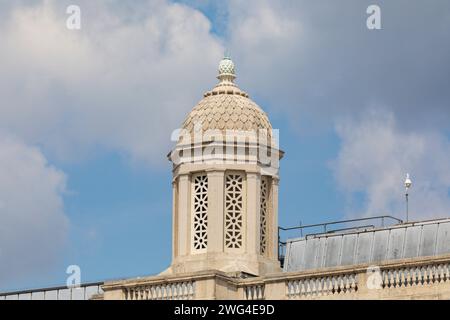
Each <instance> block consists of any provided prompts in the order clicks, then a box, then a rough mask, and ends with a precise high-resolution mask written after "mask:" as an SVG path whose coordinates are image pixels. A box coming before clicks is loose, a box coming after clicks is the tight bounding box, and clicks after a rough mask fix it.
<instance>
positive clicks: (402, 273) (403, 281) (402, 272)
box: [399, 269, 406, 287]
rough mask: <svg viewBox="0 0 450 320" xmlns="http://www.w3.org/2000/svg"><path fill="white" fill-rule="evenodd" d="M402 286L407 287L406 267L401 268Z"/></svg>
mask: <svg viewBox="0 0 450 320" xmlns="http://www.w3.org/2000/svg"><path fill="white" fill-rule="evenodd" d="M399 272H400V287H406V277H405V273H406V269H400V270H399Z"/></svg>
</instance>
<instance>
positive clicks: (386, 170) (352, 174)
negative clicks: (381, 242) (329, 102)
mask: <svg viewBox="0 0 450 320" xmlns="http://www.w3.org/2000/svg"><path fill="white" fill-rule="evenodd" d="M337 133H338V135H339V137H340V138H341V143H342V145H341V149H340V152H339V156H338V158H337V160H336V161H335V163H334V165H333V167H334V170H335V175H336V179H337V181H338V184H339V186H340V188H341V190H342V191H343V193H344V195H345V196H346V197H347V200H348V206H349V207H348V213H349V214H350V215H367V216H374V215H382V214H393V215H396V216H398V217H400V218H404V217H405V195H404V193H405V190H404V187H403V182H404V179H405V175H406V173H407V172H409V173H410V174H411V175H412V179H413V183H414V184H413V187H412V189H411V191H410V208H411V210H410V212H411V215H410V216H411V218H412V219H413V220H417V219H421V218H432V217H446V216H448V215H449V213H450V196H449V190H450V189H449V188H450V166H449V159H450V141H449V140H448V139H447V138H446V137H445V136H444V135H442V134H439V133H437V132H421V133H414V132H405V131H402V130H401V129H399V125H398V123H397V122H396V119H395V118H394V116H393V115H392V114H391V113H384V114H383V113H380V112H371V113H370V114H369V115H367V116H366V117H364V118H363V119H362V120H361V121H357V120H355V119H353V120H349V119H347V120H340V121H339V122H338V126H337ZM361 196H362V198H363V206H362V207H361V206H360V205H359V204H360V201H358V200H355V199H356V198H358V197H360V198H361Z"/></svg>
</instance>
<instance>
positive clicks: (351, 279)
mask: <svg viewBox="0 0 450 320" xmlns="http://www.w3.org/2000/svg"><path fill="white" fill-rule="evenodd" d="M357 279H358V276H357V275H356V274H353V273H350V274H342V275H335V276H319V277H312V278H303V277H301V278H299V279H296V280H289V281H287V283H286V285H287V294H286V295H287V297H288V298H289V299H301V298H306V297H315V296H330V295H338V294H348V293H353V292H356V291H357V290H358V281H357Z"/></svg>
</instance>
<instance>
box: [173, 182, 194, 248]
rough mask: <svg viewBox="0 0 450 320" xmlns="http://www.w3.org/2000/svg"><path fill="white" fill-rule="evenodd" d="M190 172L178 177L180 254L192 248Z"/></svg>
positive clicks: (177, 231)
mask: <svg viewBox="0 0 450 320" xmlns="http://www.w3.org/2000/svg"><path fill="white" fill-rule="evenodd" d="M190 180H191V179H190V177H189V175H188V174H182V175H180V176H179V177H178V206H177V207H178V230H174V232H175V233H177V234H178V236H177V238H178V250H177V251H178V255H179V256H185V255H188V254H190V250H191V181H190Z"/></svg>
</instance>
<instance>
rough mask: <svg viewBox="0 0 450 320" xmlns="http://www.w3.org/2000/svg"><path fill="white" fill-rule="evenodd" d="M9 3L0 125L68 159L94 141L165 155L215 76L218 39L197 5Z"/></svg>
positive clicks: (145, 156)
mask: <svg viewBox="0 0 450 320" xmlns="http://www.w3.org/2000/svg"><path fill="white" fill-rule="evenodd" d="M68 4H71V3H70V2H69V1H41V2H38V3H37V4H34V5H33V6H31V5H27V6H25V5H18V6H16V7H13V8H9V10H10V14H9V15H8V16H7V18H6V19H4V21H3V22H2V23H1V24H0V36H1V39H2V41H1V42H0V61H1V63H2V73H1V74H0V95H1V96H2V104H1V106H0V127H2V128H4V129H6V130H8V131H11V132H14V133H15V134H17V135H18V136H20V137H21V138H23V139H24V140H25V141H27V142H28V143H32V144H35V143H39V144H40V145H42V146H43V148H44V150H45V152H46V153H47V152H48V153H49V155H51V156H52V157H53V156H55V155H56V156H59V157H60V159H63V160H67V159H73V158H74V157H83V156H84V155H86V152H87V151H92V150H96V149H98V148H99V147H100V148H103V149H111V150H114V151H119V152H122V153H124V154H126V155H128V156H130V157H131V158H132V159H134V160H138V161H144V162H146V163H149V162H150V163H153V164H154V163H162V162H165V161H166V159H165V155H166V153H167V152H168V151H169V147H170V146H171V142H170V140H169V138H170V133H171V131H172V130H173V129H175V128H177V127H178V126H179V125H180V124H181V122H182V120H183V117H184V116H185V114H186V113H187V112H188V111H189V110H190V109H191V108H192V107H193V106H194V105H195V103H196V102H197V101H198V100H200V99H201V98H202V93H203V92H204V91H206V90H207V89H209V87H212V86H213V85H214V84H215V75H216V74H215V73H216V68H217V63H218V61H219V59H220V57H221V55H222V52H223V50H222V46H221V44H220V41H219V40H218V39H217V38H215V37H214V36H212V35H211V34H210V27H211V26H210V22H209V21H208V19H207V18H206V17H204V16H203V15H202V14H201V13H200V12H199V11H196V10H194V9H191V8H189V7H187V6H184V5H180V4H173V3H168V2H166V1H158V0H154V1H150V0H149V1H140V2H137V3H135V5H133V6H130V5H127V4H125V3H123V2H121V1H113V2H108V3H106V2H104V1H87V0H86V1H78V4H79V6H80V7H81V12H82V29H81V30H80V31H71V30H68V29H66V21H65V20H66V18H67V17H68V15H66V13H65V8H66V6H67V5H68Z"/></svg>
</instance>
